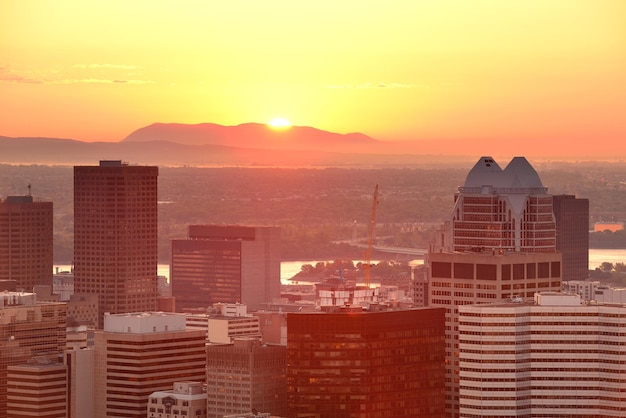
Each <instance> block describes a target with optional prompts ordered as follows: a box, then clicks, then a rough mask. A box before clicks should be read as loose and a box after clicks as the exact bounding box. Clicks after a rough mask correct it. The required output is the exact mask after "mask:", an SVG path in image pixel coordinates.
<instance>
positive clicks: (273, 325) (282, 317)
mask: <svg viewBox="0 0 626 418" xmlns="http://www.w3.org/2000/svg"><path fill="white" fill-rule="evenodd" d="M253 315H254V316H256V317H258V318H259V326H260V331H261V340H262V341H263V342H264V343H266V344H274V345H284V346H287V313H285V312H282V311H256V312H254V314H253Z"/></svg>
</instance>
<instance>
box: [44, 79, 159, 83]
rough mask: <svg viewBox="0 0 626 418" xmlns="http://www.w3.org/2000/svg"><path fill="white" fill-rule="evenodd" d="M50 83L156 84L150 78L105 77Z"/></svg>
mask: <svg viewBox="0 0 626 418" xmlns="http://www.w3.org/2000/svg"><path fill="white" fill-rule="evenodd" d="M50 84H154V81H150V80H120V79H113V80H112V79H105V78H80V79H66V80H57V81H52V82H50Z"/></svg>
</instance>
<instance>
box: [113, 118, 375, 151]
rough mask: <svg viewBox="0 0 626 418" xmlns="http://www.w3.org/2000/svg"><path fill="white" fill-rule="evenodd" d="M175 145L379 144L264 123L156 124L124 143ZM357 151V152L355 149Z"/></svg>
mask: <svg viewBox="0 0 626 418" xmlns="http://www.w3.org/2000/svg"><path fill="white" fill-rule="evenodd" d="M150 140H159V141H163V140H164V141H172V142H177V143H180V144H185V145H207V144H212V145H225V146H238V147H246V148H256V149H275V150H277V149H282V150H285V149H290V150H300V151H317V150H320V149H328V147H331V149H333V151H339V152H361V153H367V152H373V151H376V150H377V148H379V145H380V144H379V143H380V141H377V140H375V139H373V138H370V137H369V136H367V135H365V134H362V133H356V132H355V133H348V134H339V133H335V132H328V131H324V130H321V129H317V128H313V127H309V126H290V127H285V128H271V127H269V126H267V125H263V124H260V123H243V124H239V125H234V126H225V125H219V124H215V123H198V124H182V123H153V124H151V125H148V126H144V127H142V128H139V129H137V130H135V131H133V132H132V133H131V134H130V135H128V136H127V137H126V138H124V139H123V140H122V141H121V142H145V141H150ZM355 148H356V149H355Z"/></svg>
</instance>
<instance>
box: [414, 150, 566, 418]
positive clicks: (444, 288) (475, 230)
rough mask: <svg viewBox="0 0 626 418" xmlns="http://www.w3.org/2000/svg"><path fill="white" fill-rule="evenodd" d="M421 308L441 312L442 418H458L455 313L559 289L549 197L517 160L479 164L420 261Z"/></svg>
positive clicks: (558, 260) (533, 174)
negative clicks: (424, 280)
mask: <svg viewBox="0 0 626 418" xmlns="http://www.w3.org/2000/svg"><path fill="white" fill-rule="evenodd" d="M425 264H426V265H427V266H428V279H429V282H430V283H429V301H428V303H429V306H431V307H443V308H445V310H446V416H448V417H458V416H459V415H458V400H459V382H458V371H459V358H458V352H459V349H458V346H459V342H458V325H459V324H458V307H459V306H460V305H466V304H474V303H483V302H494V301H499V300H502V299H503V298H522V299H524V298H528V297H532V296H533V294H534V292H535V291H537V290H546V291H548V290H553V291H559V290H560V289H561V274H562V271H561V270H562V269H561V255H560V254H559V253H557V252H556V228H555V221H554V215H553V208H552V196H551V195H549V194H548V192H547V188H546V187H544V186H543V184H542V182H541V179H540V178H539V175H538V174H537V172H536V171H535V169H534V168H532V166H531V165H530V164H529V163H528V161H526V159H525V158H523V157H515V158H513V160H511V162H510V163H509V164H508V165H507V166H506V168H505V169H501V168H500V166H499V165H498V164H497V163H496V162H495V161H494V159H493V158H491V157H481V158H480V159H479V160H478V162H477V163H476V164H475V165H474V167H473V168H472V169H471V170H470V171H469V173H468V175H467V177H466V179H465V183H464V185H463V186H462V187H459V190H458V192H457V193H456V194H455V200H454V207H453V209H452V212H451V214H450V217H449V219H448V220H447V222H446V224H445V226H444V230H443V233H442V234H441V236H440V237H439V239H438V242H437V243H435V245H434V246H433V247H431V249H430V251H429V253H428V254H427V256H426V260H425Z"/></svg>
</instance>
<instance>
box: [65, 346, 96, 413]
mask: <svg viewBox="0 0 626 418" xmlns="http://www.w3.org/2000/svg"><path fill="white" fill-rule="evenodd" d="M63 354H64V356H63V359H64V360H63V362H64V364H65V365H66V367H67V418H84V417H93V414H94V412H93V411H94V406H95V397H94V396H95V382H96V379H95V377H96V376H95V369H96V367H95V350H94V348H93V347H89V348H80V349H71V350H66V351H65V353H63ZM98 378H100V376H98Z"/></svg>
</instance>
